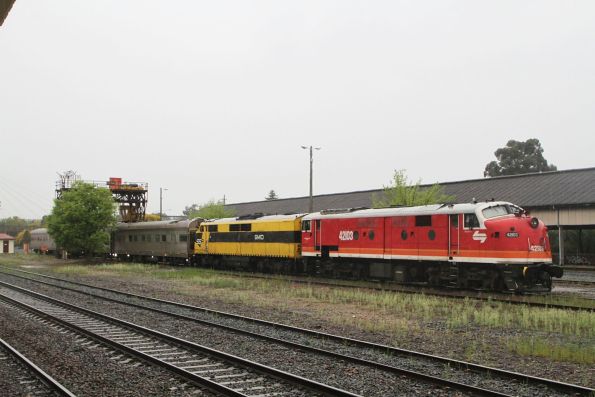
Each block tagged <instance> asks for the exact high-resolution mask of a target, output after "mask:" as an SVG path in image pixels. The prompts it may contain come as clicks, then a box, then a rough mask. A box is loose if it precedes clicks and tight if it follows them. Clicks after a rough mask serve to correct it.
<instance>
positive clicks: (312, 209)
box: [302, 146, 320, 213]
mask: <svg viewBox="0 0 595 397" xmlns="http://www.w3.org/2000/svg"><path fill="white" fill-rule="evenodd" d="M302 149H310V205H309V206H308V212H310V213H311V212H313V211H314V198H313V197H312V169H313V168H314V157H313V156H312V149H316V150H320V148H319V147H312V146H302Z"/></svg>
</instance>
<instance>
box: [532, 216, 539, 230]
mask: <svg viewBox="0 0 595 397" xmlns="http://www.w3.org/2000/svg"><path fill="white" fill-rule="evenodd" d="M537 226H539V220H538V219H537V218H535V217H533V218H531V227H532V228H533V229H537Z"/></svg>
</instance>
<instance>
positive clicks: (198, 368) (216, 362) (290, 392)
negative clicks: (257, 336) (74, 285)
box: [0, 282, 357, 397]
mask: <svg viewBox="0 0 595 397" xmlns="http://www.w3.org/2000/svg"><path fill="white" fill-rule="evenodd" d="M0 300H3V301H5V302H7V303H8V304H10V305H14V306H17V307H19V308H20V309H21V310H25V311H27V312H29V313H34V314H35V315H37V316H39V317H42V318H44V319H46V320H49V321H51V322H54V323H58V324H60V325H61V326H64V327H67V328H70V329H72V330H74V331H75V332H78V333H81V334H84V335H86V336H87V337H90V338H93V339H95V340H97V341H99V342H101V343H103V344H106V345H109V346H111V347H112V348H115V349H118V350H120V351H122V352H125V353H126V354H128V355H131V356H134V357H137V358H140V359H142V360H144V361H147V362H150V363H152V364H155V365H157V366H159V367H162V368H165V369H167V370H169V371H170V372H172V373H175V374H177V375H178V376H181V377H182V378H184V379H186V380H188V381H191V382H192V383H195V384H197V385H200V386H202V387H205V388H207V389H209V390H211V391H213V392H215V393H218V394H220V395H224V396H236V397H240V396H257V395H258V396H263V395H266V396H345V397H347V396H357V395H356V394H353V393H350V392H347V391H345V390H340V389H337V388H334V387H331V386H328V385H324V384H321V383H318V382H314V381H312V380H309V379H305V378H301V377H299V376H296V375H293V374H290V373H287V372H283V371H279V370H276V369H274V368H271V367H267V366H264V365H261V364H258V363H255V362H251V361H249V360H245V359H243V358H240V357H236V356H233V355H230V354H227V353H223V352H220V351H217V350H214V349H210V348H207V347H205V346H201V345H198V344H196V343H192V342H189V341H186V340H183V339H180V338H176V337H173V336H170V335H167V334H164V333H161V332H158V331H154V330H151V329H149V328H145V327H141V326H138V325H135V324H133V323H129V322H126V321H123V320H119V319H116V318H114V317H110V316H106V315H103V314H100V313H97V312H94V311H91V310H88V309H85V308H82V307H79V306H75V305H72V304H69V303H66V302H63V301H60V300H57V299H54V298H51V297H49V296H45V295H42V294H38V293H36V292H33V291H29V290H26V289H23V288H21V287H18V286H15V285H11V284H8V283H4V282H0Z"/></svg>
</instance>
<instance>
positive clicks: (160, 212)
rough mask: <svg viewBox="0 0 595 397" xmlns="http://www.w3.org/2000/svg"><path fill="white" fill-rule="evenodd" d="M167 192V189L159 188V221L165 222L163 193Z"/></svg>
mask: <svg viewBox="0 0 595 397" xmlns="http://www.w3.org/2000/svg"><path fill="white" fill-rule="evenodd" d="M164 190H167V188H164V187H160V188H159V220H160V221H162V220H163V191H164Z"/></svg>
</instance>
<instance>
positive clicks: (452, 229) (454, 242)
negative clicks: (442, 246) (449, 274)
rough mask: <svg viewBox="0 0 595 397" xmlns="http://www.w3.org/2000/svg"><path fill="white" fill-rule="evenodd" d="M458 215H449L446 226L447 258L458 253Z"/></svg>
mask: <svg viewBox="0 0 595 397" xmlns="http://www.w3.org/2000/svg"><path fill="white" fill-rule="evenodd" d="M459 226H460V216H459V214H452V215H449V227H448V232H449V233H448V259H453V257H455V256H458V255H460V254H459V250H460V244H459V243H460V241H459V238H460V228H459Z"/></svg>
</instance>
